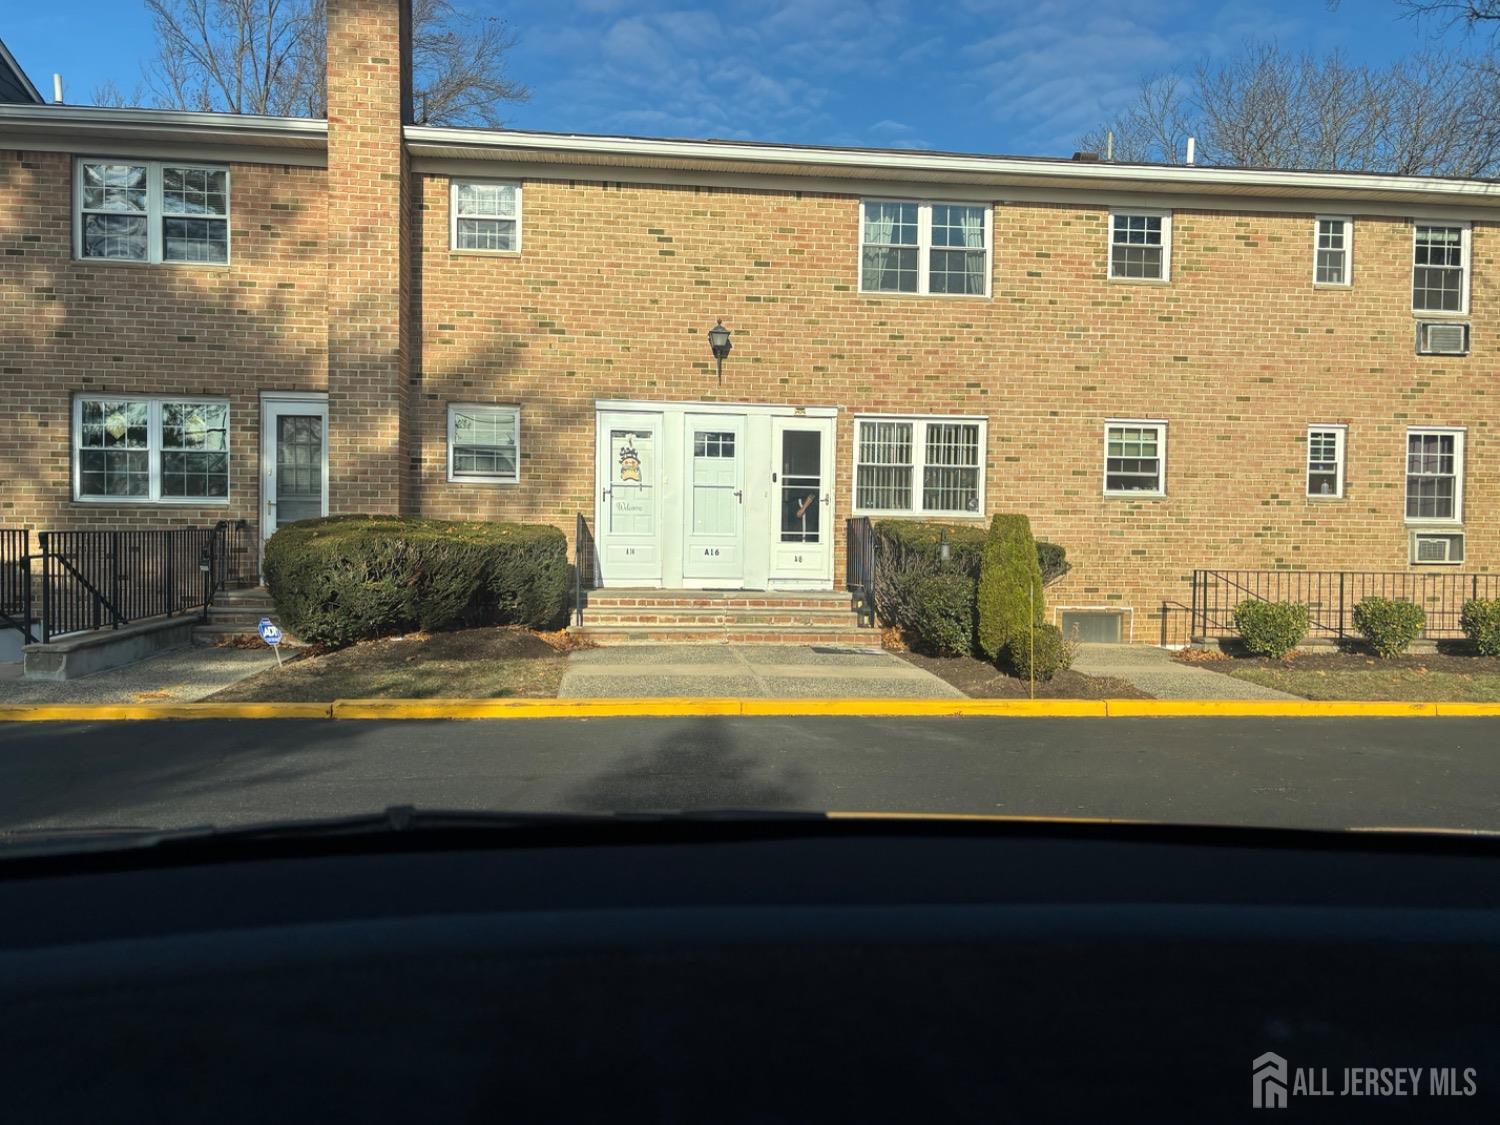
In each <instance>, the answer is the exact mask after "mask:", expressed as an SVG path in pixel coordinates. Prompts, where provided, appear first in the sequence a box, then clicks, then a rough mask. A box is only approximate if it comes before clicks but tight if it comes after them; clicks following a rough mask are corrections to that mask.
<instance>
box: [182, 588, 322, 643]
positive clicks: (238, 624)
mask: <svg viewBox="0 0 1500 1125" xmlns="http://www.w3.org/2000/svg"><path fill="white" fill-rule="evenodd" d="M262 617H269V618H270V619H271V620H272V621H275V622H276V624H278V625H280V624H281V622H280V621H278V620H277V618H276V603H275V602H273V601H272V600H271V595H270V594H269V593H268V592H267V591H266V588H265V587H264V586H254V587H249V588H246V589H242V590H220V591H219V593H218V594H216V595H215V596H214V604H213V605H211V606H209V608H208V621H207V623H205V624H203V625H199V626H198V627H197V628H196V629H194V630H193V643H194V644H195V645H215V644H218V643H219V642H220V641H221V640H222V639H224V638H226V637H254V636H256V635H257V633H256V630H257V627H258V626H259V625H260V619H261V618H262ZM283 643H285V644H286V645H287V646H288V647H292V646H295V645H297V644H298V643H299V642H298V641H297V640H296V638H294V637H292V636H290V635H288V636H287V638H286V640H285V641H284V642H283Z"/></svg>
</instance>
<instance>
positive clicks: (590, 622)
mask: <svg viewBox="0 0 1500 1125" xmlns="http://www.w3.org/2000/svg"><path fill="white" fill-rule="evenodd" d="M570 632H572V633H574V634H576V635H578V636H580V637H586V638H587V639H589V640H591V641H593V642H594V643H595V644H601V645H624V644H767V645H778V644H779V645H812V644H832V645H854V646H859V647H862V648H868V647H879V645H880V634H879V633H878V632H877V631H876V630H874V629H862V628H860V627H859V616H858V614H857V613H856V612H855V611H854V607H853V604H852V602H851V600H850V597H849V595H848V594H843V593H820V592H812V591H806V592H798V591H792V592H788V593H775V592H765V591H756V590H745V591H740V590H727V591H719V590H627V589H619V590H591V591H589V592H588V593H587V595H586V596H585V598H584V609H583V625H582V627H579V626H576V625H575V626H573V627H572V629H571V630H570Z"/></svg>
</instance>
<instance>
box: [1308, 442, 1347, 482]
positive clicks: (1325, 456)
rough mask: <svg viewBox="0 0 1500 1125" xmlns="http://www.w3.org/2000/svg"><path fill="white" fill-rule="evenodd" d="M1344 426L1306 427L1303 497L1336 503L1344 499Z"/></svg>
mask: <svg viewBox="0 0 1500 1125" xmlns="http://www.w3.org/2000/svg"><path fill="white" fill-rule="evenodd" d="M1345 432H1346V430H1345V427H1344V426H1309V427H1307V495H1308V496H1312V497H1317V498H1319V499H1327V500H1336V499H1338V498H1340V497H1342V496H1343V495H1344V435H1345Z"/></svg>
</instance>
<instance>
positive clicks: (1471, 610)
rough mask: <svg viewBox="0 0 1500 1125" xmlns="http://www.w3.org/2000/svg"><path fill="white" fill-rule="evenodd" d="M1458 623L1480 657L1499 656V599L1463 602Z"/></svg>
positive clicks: (1479, 599) (1476, 599) (1477, 599)
mask: <svg viewBox="0 0 1500 1125" xmlns="http://www.w3.org/2000/svg"><path fill="white" fill-rule="evenodd" d="M1458 623H1459V624H1460V625H1462V626H1463V630H1464V635H1465V636H1466V637H1468V638H1469V640H1471V641H1473V642H1474V651H1475V652H1477V653H1479V655H1480V656H1500V598H1475V599H1474V600H1473V601H1467V602H1464V608H1463V612H1462V613H1460V614H1459V615H1458Z"/></svg>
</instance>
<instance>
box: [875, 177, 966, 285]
mask: <svg viewBox="0 0 1500 1125" xmlns="http://www.w3.org/2000/svg"><path fill="white" fill-rule="evenodd" d="M990 244H991V232H990V208H989V207H987V206H984V205H982V204H974V203H919V202H916V201H910V200H883V199H867V200H865V201H864V202H863V203H861V205H860V253H859V288H860V291H861V292H864V293H910V294H918V295H941V296H966V297H986V296H988V295H989V291H990Z"/></svg>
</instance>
